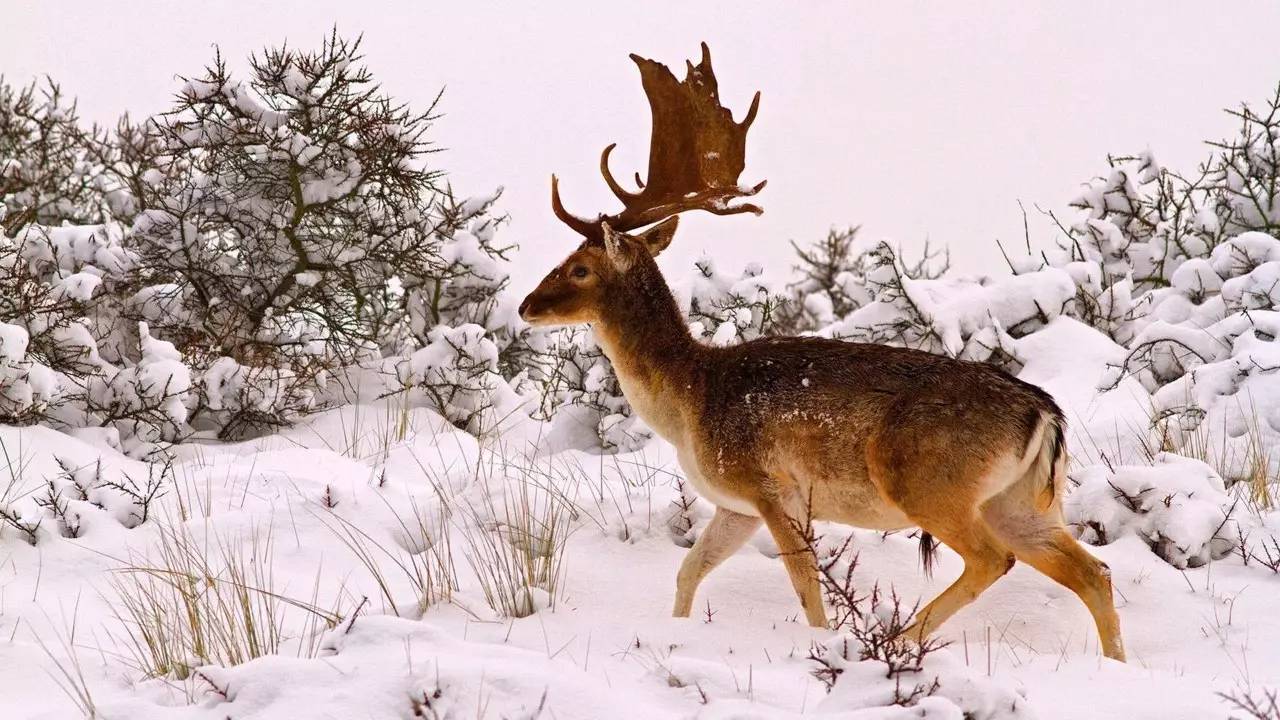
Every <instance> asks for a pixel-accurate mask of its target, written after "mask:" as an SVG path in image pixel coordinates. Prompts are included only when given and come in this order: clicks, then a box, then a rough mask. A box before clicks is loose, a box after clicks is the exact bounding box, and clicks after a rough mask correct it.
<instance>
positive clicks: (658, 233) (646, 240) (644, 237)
mask: <svg viewBox="0 0 1280 720" xmlns="http://www.w3.org/2000/svg"><path fill="white" fill-rule="evenodd" d="M679 224H680V216H679V215H672V216H671V217H669V218H667V219H666V220H663V221H662V222H660V223H658V224H657V225H654V226H653V227H651V228H649V229H648V230H645V231H644V232H642V233H640V234H639V235H637V236H636V239H637V240H639V241H640V243H641V244H643V245H644V246H645V248H646V249H647V250H648V251H649V255H651V256H653V257H658V253H660V252H662V251H663V250H666V249H667V246H668V245H670V244H671V238H673V237H675V236H676V226H677V225H679Z"/></svg>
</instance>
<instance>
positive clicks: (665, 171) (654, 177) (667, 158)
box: [551, 43, 766, 241]
mask: <svg viewBox="0 0 1280 720" xmlns="http://www.w3.org/2000/svg"><path fill="white" fill-rule="evenodd" d="M631 59H632V60H634V61H635V63H636V65H637V66H638V67H639V68H640V80H641V82H642V83H643V85H644V92H645V95H647V96H648V97H649V108H650V109H651V110H652V112H653V132H652V136H651V138H650V140H649V174H648V178H647V181H646V182H642V181H641V180H640V176H639V174H637V175H636V185H638V186H639V190H638V191H636V192H630V191H628V190H626V189H624V188H623V187H622V186H621V185H619V184H618V181H617V180H615V179H614V178H613V174H612V173H611V172H610V171H609V154H610V153H612V152H613V148H614V147H616V146H617V143H614V144H612V145H609V146H608V147H606V148H605V149H604V152H602V153H601V154H600V174H601V175H603V176H604V181H605V183H607V184H608V185H609V189H610V190H612V191H613V194H614V195H616V196H617V198H618V199H619V200H621V201H622V204H623V209H622V212H619V213H617V214H614V215H605V214H600V215H599V216H597V217H596V218H595V219H594V220H586V219H583V218H580V217H578V216H576V215H574V214H572V213H570V212H569V211H568V210H565V208H564V203H562V202H561V200H560V184H559V181H558V180H557V179H556V176H555V175H552V176H551V208H552V210H554V211H555V214H556V217H558V218H560V220H561V222H563V223H564V224H565V225H568V226H569V227H570V228H572V229H573V230H574V232H576V233H578V234H579V235H582V236H583V237H585V238H587V239H589V240H597V241H598V240H602V239H603V231H602V229H601V227H600V224H601V223H604V222H607V223H609V226H610V227H611V228H613V229H614V230H618V231H624V232H625V231H628V230H635V229H637V228H642V227H645V226H647V225H651V224H653V223H656V222H658V221H660V220H664V219H666V218H668V217H671V216H672V215H676V214H678V213H682V212H685V211H686V210H706V211H707V212H710V213H714V214H716V215H736V214H738V213H745V212H749V213H754V214H756V215H759V214H760V213H762V212H764V210H763V209H761V208H760V207H759V206H758V205H753V204H751V203H742V204H738V205H732V204H730V203H731V202H732V201H733V200H737V199H739V198H744V197H750V196H752V195H755V194H756V193H758V192H760V190H761V189H763V188H764V186H765V182H766V181H764V180H761V181H760V182H759V183H758V184H756V185H755V186H752V187H740V186H739V185H738V176H739V175H741V174H742V169H743V166H744V165H745V162H746V160H745V153H746V146H747V130H748V129H749V128H750V127H751V123H752V121H754V120H755V118H756V111H757V110H758V109H759V107H760V93H759V92H757V93H756V94H755V98H754V99H752V101H751V109H749V110H748V111H747V116H746V117H745V118H743V120H742V122H740V123H739V122H734V120H733V114H732V113H730V112H729V110H728V109H727V108H725V107H723V106H721V105H720V96H719V88H718V86H717V83H716V76H715V72H713V71H712V69H711V51H710V50H709V49H708V48H707V44H706V43H702V61H701V62H699V63H698V64H697V65H694V64H693V63H686V65H687V66H688V71H687V73H686V75H685V79H684V82H680V81H678V80H676V77H675V75H673V74H672V73H671V71H670V70H669V69H667V66H666V65H663V64H662V63H659V62H656V61H653V60H648V59H646V58H642V57H640V56H639V55H634V54H633V55H632V56H631Z"/></svg>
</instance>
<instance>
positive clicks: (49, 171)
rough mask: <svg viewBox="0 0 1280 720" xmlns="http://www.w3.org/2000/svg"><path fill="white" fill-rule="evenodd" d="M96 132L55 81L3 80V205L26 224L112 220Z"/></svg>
mask: <svg viewBox="0 0 1280 720" xmlns="http://www.w3.org/2000/svg"><path fill="white" fill-rule="evenodd" d="M95 142H96V133H95V132H94V131H93V130H92V129H85V128H83V127H81V125H80V121H79V117H78V116H77V114H76V106H75V102H73V101H70V100H68V99H67V98H66V97H64V96H63V94H62V89H61V87H59V86H58V84H57V83H55V82H53V81H52V80H46V81H45V82H44V83H43V84H40V85H38V84H36V83H34V82H33V83H31V84H30V85H27V86H26V87H13V86H11V85H9V84H8V83H6V82H4V81H3V79H2V78H0V206H2V207H4V208H6V209H7V210H8V211H9V212H10V213H13V214H21V215H22V216H23V224H25V223H27V222H37V223H41V224H47V225H58V224H60V223H63V222H69V223H72V224H75V225H81V224H91V223H101V222H104V221H105V220H107V219H108V218H107V216H106V214H105V207H104V204H103V202H102V200H103V198H102V194H101V192H100V189H99V182H100V181H101V175H100V173H99V172H98V168H97V167H96V166H95V164H94V163H93V162H92V159H93V158H92V152H91V147H92V146H93V144H94V143H95Z"/></svg>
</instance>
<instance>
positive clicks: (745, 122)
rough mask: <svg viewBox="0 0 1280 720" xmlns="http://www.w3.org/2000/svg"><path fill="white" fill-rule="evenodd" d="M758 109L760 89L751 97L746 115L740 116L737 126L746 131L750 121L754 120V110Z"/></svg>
mask: <svg viewBox="0 0 1280 720" xmlns="http://www.w3.org/2000/svg"><path fill="white" fill-rule="evenodd" d="M759 109H760V91H759V90H757V91H756V95H755V97H753V98H751V107H749V108H747V116H746V117H744V118H742V122H740V123H738V127H740V128H742V131H743V132H746V131H747V128H749V127H751V123H753V122H755V121H756V111H757V110H759Z"/></svg>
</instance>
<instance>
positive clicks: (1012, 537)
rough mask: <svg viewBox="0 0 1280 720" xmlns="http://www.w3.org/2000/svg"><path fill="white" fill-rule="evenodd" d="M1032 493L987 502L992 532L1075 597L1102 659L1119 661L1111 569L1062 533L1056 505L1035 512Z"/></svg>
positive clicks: (1018, 490)
mask: <svg viewBox="0 0 1280 720" xmlns="http://www.w3.org/2000/svg"><path fill="white" fill-rule="evenodd" d="M1032 491H1033V488H1030V487H1029V484H1028V483H1026V482H1024V483H1020V484H1019V485H1017V486H1014V487H1011V488H1009V489H1008V490H1007V491H1005V492H1004V493H1002V494H1000V495H997V496H996V497H994V498H992V499H991V501H990V502H989V503H988V505H987V506H986V507H985V508H983V513H984V515H986V516H987V518H988V522H989V524H990V525H991V527H992V528H994V530H995V532H996V533H997V534H998V535H999V536H1000V537H1001V539H1002V541H1003V542H1005V543H1006V544H1007V545H1008V546H1009V548H1010V550H1012V551H1013V554H1014V555H1015V556H1016V557H1017V558H1018V559H1019V560H1021V561H1022V562H1024V563H1026V564H1028V565H1030V566H1031V567H1034V568H1035V569H1036V570H1039V571H1040V572H1042V573H1044V574H1045V575H1048V576H1049V577H1050V578H1052V579H1053V580H1054V581H1055V582H1057V583H1058V584H1059V585H1062V586H1064V587H1066V588H1067V589H1069V590H1071V591H1072V592H1073V593H1075V594H1076V596H1078V597H1079V598H1080V600H1082V601H1083V602H1084V604H1085V607H1087V608H1089V614H1090V615H1092V616H1093V622H1094V624H1095V625H1096V626H1097V628H1098V639H1099V642H1100V644H1101V646H1102V654H1103V655H1106V656H1107V657H1109V658H1112V659H1115V660H1121V661H1123V660H1124V642H1123V640H1122V639H1121V636H1120V616H1119V615H1118V614H1117V613H1116V607H1115V602H1114V601H1113V599H1112V597H1111V569H1110V568H1108V567H1107V565H1106V563H1104V562H1102V561H1101V560H1098V559H1097V558H1095V557H1094V556H1093V555H1091V554H1090V553H1089V551H1087V550H1085V549H1084V547H1082V546H1081V545H1080V543H1079V542H1078V541H1077V540H1076V539H1075V538H1073V537H1071V534H1070V533H1068V532H1067V529H1066V527H1065V526H1064V524H1063V522H1062V515H1061V510H1060V509H1059V506H1058V503H1057V501H1056V500H1055V501H1054V502H1053V504H1052V505H1051V506H1050V507H1049V508H1048V509H1045V510H1036V509H1035V507H1034V504H1033V502H1032V500H1031V498H1030V495H1031V493H1032Z"/></svg>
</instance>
